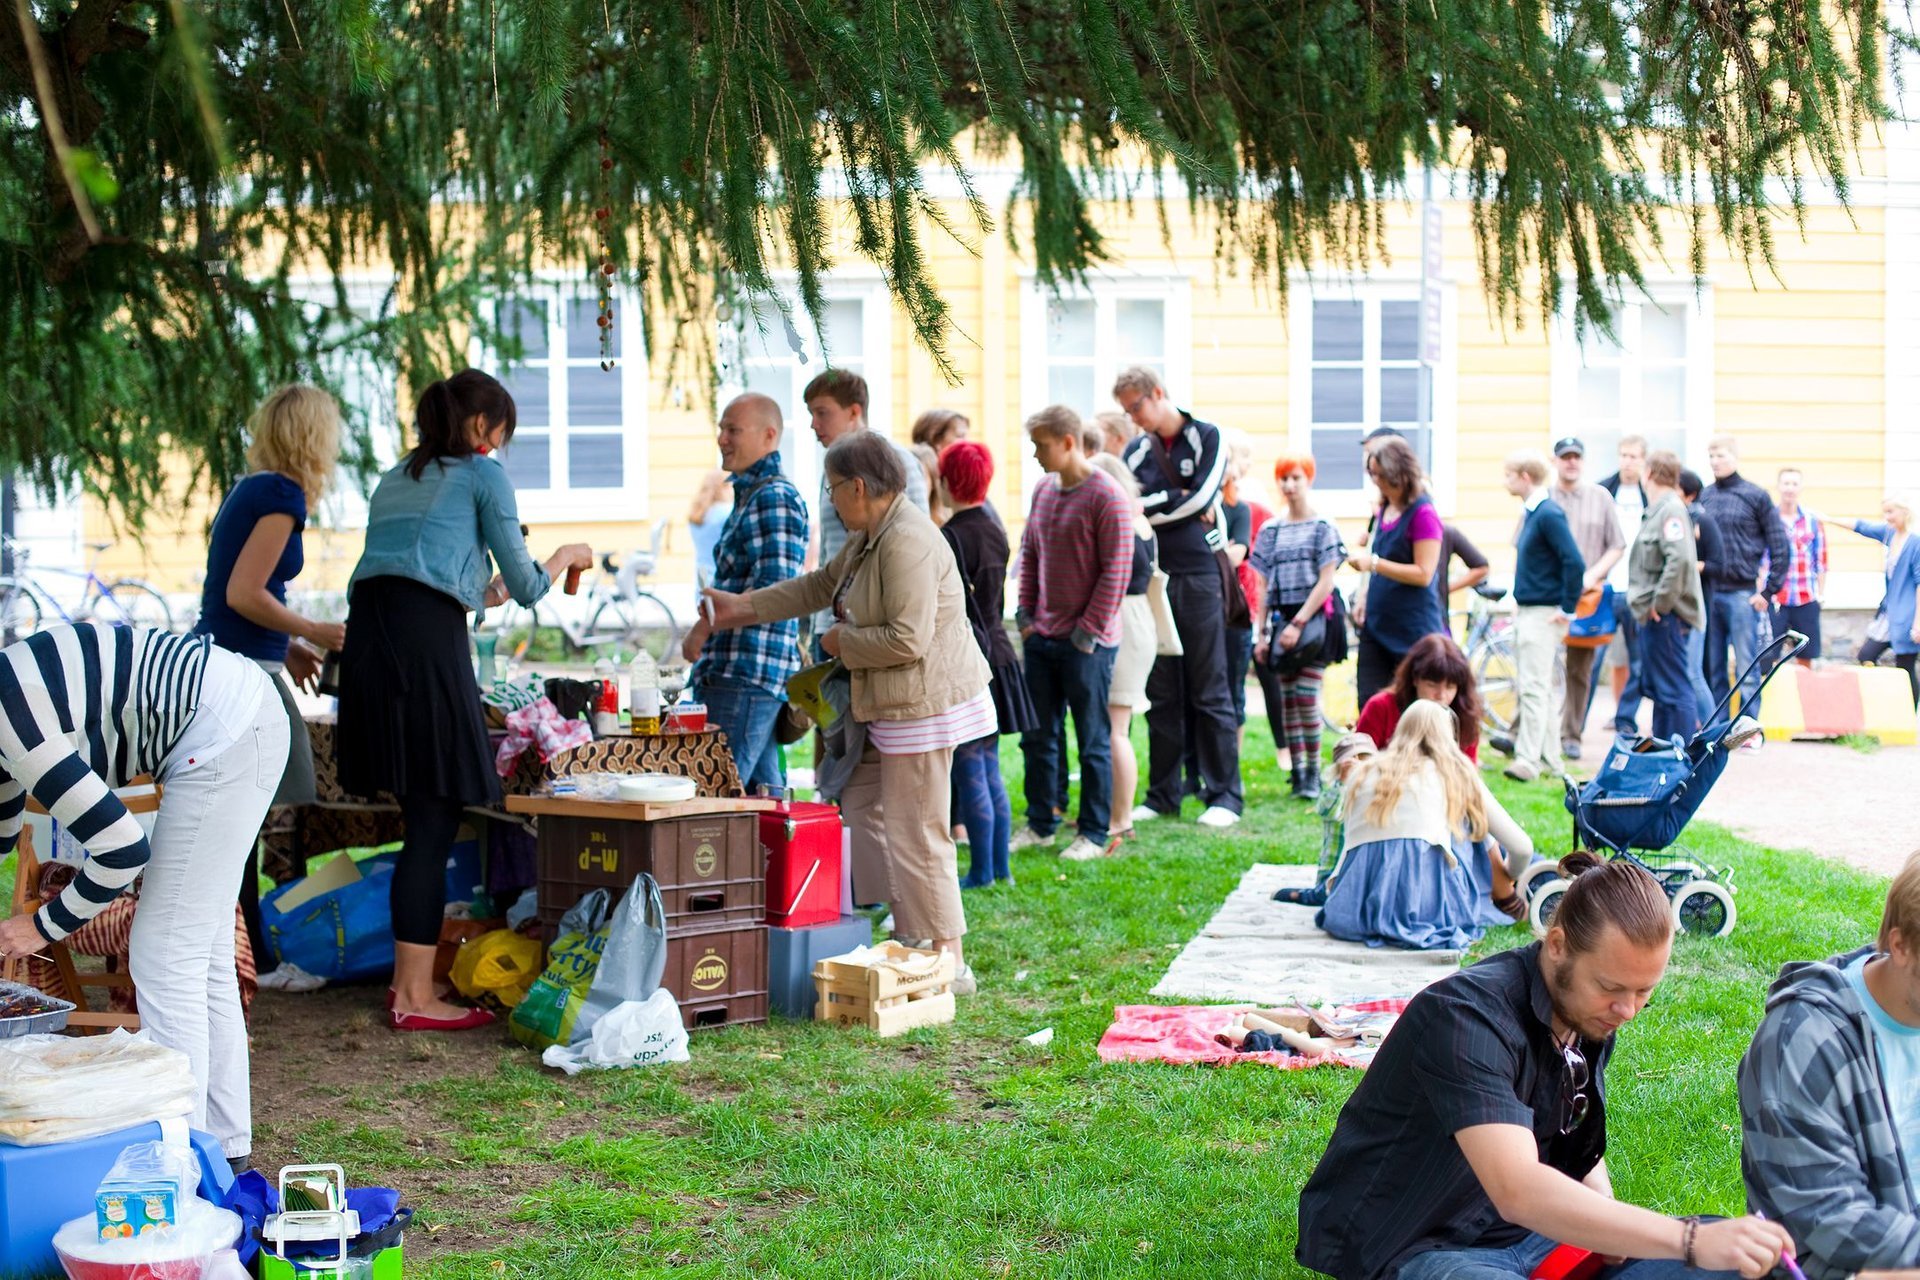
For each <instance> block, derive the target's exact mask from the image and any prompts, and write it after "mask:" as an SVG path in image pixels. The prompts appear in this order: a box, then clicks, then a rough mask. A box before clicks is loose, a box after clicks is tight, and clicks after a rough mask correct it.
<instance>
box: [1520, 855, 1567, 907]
mask: <svg viewBox="0 0 1920 1280" xmlns="http://www.w3.org/2000/svg"><path fill="white" fill-rule="evenodd" d="M1559 874H1560V866H1559V864H1558V863H1554V862H1548V861H1546V860H1544V859H1543V860H1541V861H1539V862H1536V863H1534V864H1533V865H1532V866H1530V867H1528V868H1527V869H1526V870H1525V871H1522V872H1521V873H1520V875H1519V877H1518V878H1517V879H1515V880H1514V882H1513V887H1514V888H1516V889H1518V890H1519V891H1520V896H1521V897H1523V898H1527V899H1531V898H1532V897H1533V891H1534V890H1535V889H1537V888H1539V887H1540V886H1541V885H1543V884H1545V883H1546V882H1547V881H1549V880H1552V879H1554V878H1555V877H1557V876H1558V875H1559Z"/></svg>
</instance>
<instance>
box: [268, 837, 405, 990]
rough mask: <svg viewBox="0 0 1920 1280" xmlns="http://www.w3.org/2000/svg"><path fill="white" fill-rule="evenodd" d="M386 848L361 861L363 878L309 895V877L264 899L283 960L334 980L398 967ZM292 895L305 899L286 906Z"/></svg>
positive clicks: (384, 972) (275, 947)
mask: <svg viewBox="0 0 1920 1280" xmlns="http://www.w3.org/2000/svg"><path fill="white" fill-rule="evenodd" d="M398 856H399V855H398V854H384V853H383V854H380V855H379V856H377V857H373V858H369V859H367V860H366V861H365V862H362V863H360V864H359V873H360V876H359V879H357V880H354V881H353V882H352V883H350V884H346V885H342V886H341V887H340V888H337V889H330V890H328V891H327V892H325V893H322V894H319V895H318V896H314V897H305V900H304V901H302V898H303V897H304V896H305V895H304V893H302V892H295V891H296V890H302V889H303V887H304V886H305V885H306V881H305V879H304V878H303V879H300V880H294V881H292V882H290V883H288V884H283V885H281V886H280V887H279V888H278V889H275V890H274V891H273V892H272V893H269V894H268V895H267V896H266V897H264V898H262V899H260V923H261V925H262V926H263V927H264V928H265V929H266V931H267V939H268V941H269V942H271V943H272V945H273V950H274V954H275V955H276V956H277V957H278V958H279V960H280V962H281V963H282V964H286V963H289V962H290V963H293V964H297V965H299V966H300V967H301V968H302V969H305V970H306V971H307V972H308V973H314V974H318V975H320V976H321V977H323V978H325V979H327V980H328V981H329V982H359V981H364V980H366V979H368V978H381V977H385V976H386V975H387V974H389V973H392V972H393V908H392V904H391V902H390V901H389V899H391V897H392V896H393V864H394V862H395V860H396V859H397V858H398ZM289 897H291V898H292V899H293V900H294V901H295V902H297V903H298V904H299V905H298V906H295V907H293V908H291V909H284V908H283V907H282V905H281V904H282V902H283V901H284V900H286V899H287V898H289Z"/></svg>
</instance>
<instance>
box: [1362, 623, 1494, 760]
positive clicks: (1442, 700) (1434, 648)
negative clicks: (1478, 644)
mask: <svg viewBox="0 0 1920 1280" xmlns="http://www.w3.org/2000/svg"><path fill="white" fill-rule="evenodd" d="M1422 698H1424V699H1426V700H1427V701H1428V702H1437V703H1439V704H1440V705H1441V706H1443V707H1450V708H1452V710H1453V717H1454V727H1455V729H1456V730H1457V732H1458V733H1459V738H1460V750H1461V751H1463V752H1465V753H1466V757H1467V759H1469V760H1471V761H1473V762H1474V763H1476V764H1478V763H1479V761H1480V695H1479V693H1478V691H1477V690H1475V688H1474V684H1473V667H1472V666H1471V665H1470V664H1469V663H1468V662H1467V655H1466V654H1465V653H1462V652H1461V650H1460V646H1459V645H1457V644H1455V643H1454V642H1453V637H1452V636H1440V635H1432V636H1422V637H1421V638H1420V639H1419V640H1418V641H1416V642H1415V643H1414V646H1413V648H1411V649H1409V650H1407V656H1406V657H1404V658H1402V659H1401V660H1400V665H1399V666H1398V667H1396V668H1394V672H1393V683H1392V684H1390V685H1388V686H1387V687H1386V688H1384V689H1382V690H1381V691H1380V692H1378V693H1376V694H1374V695H1373V696H1372V697H1371V698H1369V699H1367V705H1366V706H1364V707H1362V708H1360V718H1359V719H1358V720H1356V721H1354V724H1353V731H1354V732H1355V733H1364V734H1367V735H1368V736H1370V737H1371V738H1372V739H1373V740H1374V741H1375V742H1378V743H1381V744H1383V745H1384V744H1385V743H1388V742H1391V741H1393V731H1394V730H1395V729H1397V728H1398V727H1399V726H1400V715H1401V713H1402V712H1404V711H1405V710H1406V709H1407V708H1408V707H1410V706H1412V705H1413V704H1414V703H1415V702H1417V701H1419V700H1420V699H1422Z"/></svg>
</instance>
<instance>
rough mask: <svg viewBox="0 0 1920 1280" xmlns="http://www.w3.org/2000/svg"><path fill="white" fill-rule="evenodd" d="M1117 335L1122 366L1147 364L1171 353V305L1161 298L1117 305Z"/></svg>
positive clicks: (1115, 334) (1115, 309)
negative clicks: (1168, 317)
mask: <svg viewBox="0 0 1920 1280" xmlns="http://www.w3.org/2000/svg"><path fill="white" fill-rule="evenodd" d="M1113 325H1114V336H1115V337H1116V338H1117V339H1118V340H1119V343H1120V360H1119V363H1120V364H1121V365H1123V366H1124V365H1130V364H1144V363H1146V362H1147V361H1149V360H1159V359H1160V358H1161V357H1163V356H1165V355H1166V354H1167V304H1166V303H1164V302H1161V301H1159V300H1158V299H1145V298H1125V299H1122V300H1121V301H1120V302H1118V303H1116V304H1114V311H1113Z"/></svg>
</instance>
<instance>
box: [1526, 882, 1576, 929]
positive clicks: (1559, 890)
mask: <svg viewBox="0 0 1920 1280" xmlns="http://www.w3.org/2000/svg"><path fill="white" fill-rule="evenodd" d="M1570 888H1572V886H1571V885H1569V884H1568V883H1567V882H1566V881H1565V880H1562V879H1560V878H1559V877H1558V876H1555V877H1554V878H1553V879H1551V880H1547V881H1544V882H1541V883H1538V884H1536V885H1535V887H1534V890H1533V905H1532V906H1531V907H1529V908H1527V923H1528V924H1530V925H1532V926H1533V931H1534V933H1535V934H1538V935H1540V936H1542V937H1544V936H1546V932H1547V927H1548V926H1549V925H1551V924H1552V923H1553V913H1554V912H1556V911H1558V910H1559V909H1560V899H1562V898H1564V897H1566V896H1567V890H1568V889H1570Z"/></svg>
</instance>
